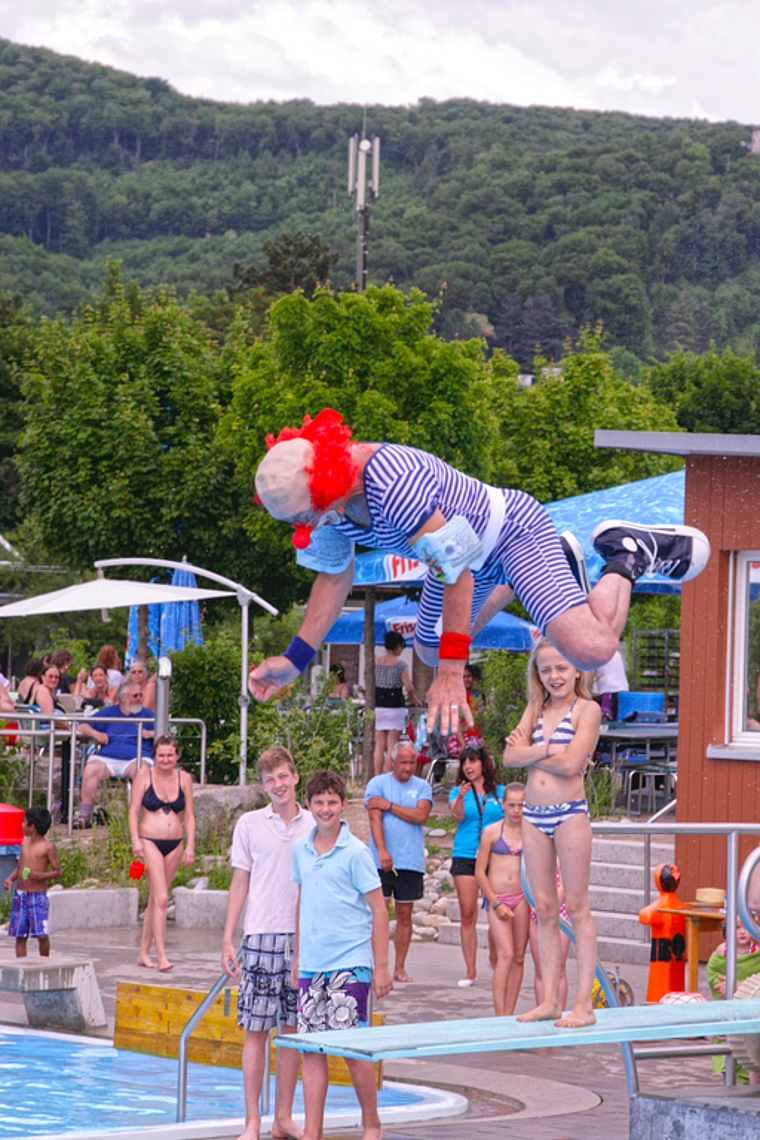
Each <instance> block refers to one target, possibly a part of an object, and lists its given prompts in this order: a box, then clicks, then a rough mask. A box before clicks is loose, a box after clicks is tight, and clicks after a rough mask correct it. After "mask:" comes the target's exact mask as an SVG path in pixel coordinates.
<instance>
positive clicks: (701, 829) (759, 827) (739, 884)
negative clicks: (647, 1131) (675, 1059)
mask: <svg viewBox="0 0 760 1140" xmlns="http://www.w3.org/2000/svg"><path fill="white" fill-rule="evenodd" d="M668 806H670V805H668ZM658 814H659V815H662V813H658ZM591 830H592V831H593V833H594V835H611V836H618V835H640V836H642V837H643V839H644V902H643V905H644V906H648V905H649V902H650V901H651V897H652V891H651V878H652V875H651V867H652V858H651V842H652V836H653V835H667V836H671V835H725V837H726V930H727V931H728V932H730V931H734V930H736V916H737V913H738V905H741V907H742V912H741V913H742V921H743V922H744V915H745V912H746V914H747V918H748V920H749V921H750V923H751V925H747V923H745V926H747V929H748V930H749V931H750V933H752V934H754V936H755V937H756V938H758V939H759V940H760V927H758V925H757V923H756V922H755V921H754V920H753V919H752V916H751V915H750V914H749V906H748V902H747V894H748V890H749V880H750V877H751V874H752V870H753V869H754V867H755V865H756V864H757V862H758V861H759V860H760V848H758V849H757V850H755V851H753V852H752V854H751V855H750V856H749V858H748V859H747V861H746V862H745V864H744V867H743V868H742V876H741V878H740V876H739V836H740V835H757V836H759V837H760V824H757V823H675V822H674V823H653V822H652V820H650V821H649V822H648V823H624V822H621V823H602V822H592V824H591ZM753 860H754V862H753ZM748 864H751V865H750V866H749V870H747V867H748ZM735 990H736V938H735V937H730V936H729V937H728V938H726V993H727V994H733V993H734V991H735ZM629 1048H630V1046H629ZM624 1049H625V1046H624ZM701 1051H703V1050H701V1049H700V1048H698V1047H694V1046H680V1047H678V1048H676V1047H669V1046H662V1047H661V1048H660V1049H659V1050H657V1051H655V1050H653V1049H641V1050H634V1049H632V1048H631V1053H632V1056H633V1063H634V1074H633V1076H631V1074H628V1077H629V1079H628V1091H629V1095H631V1096H635V1095H636V1093H637V1091H638V1075H637V1074H636V1073H635V1063H636V1061H637V1060H642V1061H643V1060H648V1059H652V1058H654V1057H664V1056H671V1057H672V1056H683V1055H688V1054H689V1053H699V1052H701ZM712 1051H713V1052H714V1053H716V1054H718V1053H727V1054H729V1056H728V1057H727V1061H726V1084H727V1085H733V1084H735V1083H736V1066H735V1064H734V1061H733V1057H731V1056H730V1050H729V1049H728V1048H726V1047H722V1046H718V1045H716V1046H715V1047H714V1049H713V1050H712ZM627 1069H628V1066H627V1063H626V1070H627Z"/></svg>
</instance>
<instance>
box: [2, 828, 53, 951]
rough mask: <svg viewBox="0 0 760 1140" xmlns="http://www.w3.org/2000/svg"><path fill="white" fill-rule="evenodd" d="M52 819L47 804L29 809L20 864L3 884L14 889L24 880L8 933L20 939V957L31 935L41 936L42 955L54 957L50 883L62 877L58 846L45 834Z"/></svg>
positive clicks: (18, 942)
mask: <svg viewBox="0 0 760 1140" xmlns="http://www.w3.org/2000/svg"><path fill="white" fill-rule="evenodd" d="M52 822H53V821H52V817H51V815H50V812H49V811H48V809H47V808H44V807H30V808H27V809H26V811H25V812H24V822H23V824H22V827H23V830H24V838H23V841H22V843H21V852H20V854H19V860H18V867H17V868H16V870H15V871H11V873H10V875H9V876H8V878H7V879H6V880H5V883H4V884H3V885H4V886H5V889H6V891H9V890H10V889H11V884H12V883H15V882H19V883H21V884H23V885H22V887H21V888H20V889H19V888H17V889H16V893H15V895H14V896H13V903H12V904H11V921H10V924H9V926H8V934H9V935H10V936H11V938H15V939H16V957H17V958H26V944H27V940H28V938H29V936H30V935H31V936H32V938H36V939H37V944H38V946H39V949H40V956H41V957H42V958H49V957H50V937H49V935H48V897H47V885H48V883H49V882H51V881H52V880H53V879H59V878H60V877H61V865H60V863H59V862H58V855H57V854H56V850H55V847H53V844H52V843H51V842H50V840H49V839H46V838H45V836H46V835H47V833H48V831H49V830H50V825H51V823H52Z"/></svg>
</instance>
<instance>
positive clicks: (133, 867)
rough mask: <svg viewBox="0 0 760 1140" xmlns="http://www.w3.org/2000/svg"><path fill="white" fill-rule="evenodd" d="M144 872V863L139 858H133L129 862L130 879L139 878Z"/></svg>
mask: <svg viewBox="0 0 760 1140" xmlns="http://www.w3.org/2000/svg"><path fill="white" fill-rule="evenodd" d="M144 874H145V864H144V863H143V862H142V861H141V860H140V859H133V860H132V862H131V863H130V864H129V877H130V879H141V878H142V877H143V875H144Z"/></svg>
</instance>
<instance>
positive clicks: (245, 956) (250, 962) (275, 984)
mask: <svg viewBox="0 0 760 1140" xmlns="http://www.w3.org/2000/svg"><path fill="white" fill-rule="evenodd" d="M294 940H295V935H293V934H247V935H246V936H245V938H244V939H243V948H242V950H241V952H240V965H241V967H242V977H241V979H240V989H239V990H238V1016H237V1020H238V1025H242V1026H244V1027H245V1028H246V1029H250V1030H252V1031H253V1032H254V1033H255V1032H261V1031H262V1030H265V1031H266V1032H269V1030H270V1029H271V1028H272V1027H273V1026H274V1025H278V1024H279V1025H288V1026H291V1027H293V1026H294V1025H295V1024H296V1012H297V1010H298V991H297V990H296V989H295V987H294V985H293V983H292V981H291V980H290V967H291V963H292V961H293V944H294Z"/></svg>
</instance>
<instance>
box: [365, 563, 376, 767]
mask: <svg viewBox="0 0 760 1140" xmlns="http://www.w3.org/2000/svg"><path fill="white" fill-rule="evenodd" d="M376 596H377V591H376V590H375V587H374V586H368V587H367V596H366V598H365V600H364V747H363V749H362V767H363V772H362V775H363V777H364V780H365V782H366V781H367V780H369V779H370V777H371V776H372V774H373V772H374V770H375V769H374V764H375V598H376Z"/></svg>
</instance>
